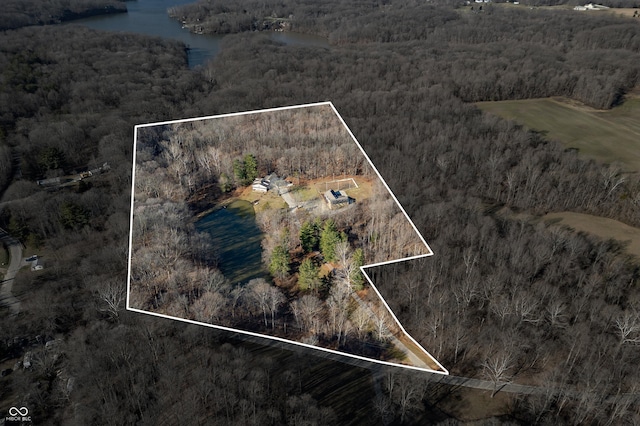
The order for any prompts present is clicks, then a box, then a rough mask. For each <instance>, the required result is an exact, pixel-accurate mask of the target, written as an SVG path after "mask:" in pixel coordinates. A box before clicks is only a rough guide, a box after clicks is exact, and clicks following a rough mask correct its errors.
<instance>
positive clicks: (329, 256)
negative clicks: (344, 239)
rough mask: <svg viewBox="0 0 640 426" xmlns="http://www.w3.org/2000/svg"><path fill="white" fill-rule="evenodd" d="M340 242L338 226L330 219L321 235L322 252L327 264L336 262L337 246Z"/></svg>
mask: <svg viewBox="0 0 640 426" xmlns="http://www.w3.org/2000/svg"><path fill="white" fill-rule="evenodd" d="M338 241H340V234H338V230H337V229H336V224H335V222H334V221H333V220H331V219H328V220H327V221H325V223H324V228H323V229H322V233H321V234H320V251H321V252H322V256H323V257H324V260H326V261H327V262H333V261H335V260H336V244H337V243H338Z"/></svg>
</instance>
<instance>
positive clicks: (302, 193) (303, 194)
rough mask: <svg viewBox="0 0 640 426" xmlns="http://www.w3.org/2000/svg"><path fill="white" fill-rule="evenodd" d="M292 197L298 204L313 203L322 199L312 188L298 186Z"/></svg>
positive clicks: (292, 192)
mask: <svg viewBox="0 0 640 426" xmlns="http://www.w3.org/2000/svg"><path fill="white" fill-rule="evenodd" d="M291 195H292V196H293V197H294V199H295V200H296V201H298V202H305V201H311V200H313V199H316V198H319V197H320V194H318V191H316V190H315V188H313V187H312V186H296V187H295V188H294V189H293V191H291Z"/></svg>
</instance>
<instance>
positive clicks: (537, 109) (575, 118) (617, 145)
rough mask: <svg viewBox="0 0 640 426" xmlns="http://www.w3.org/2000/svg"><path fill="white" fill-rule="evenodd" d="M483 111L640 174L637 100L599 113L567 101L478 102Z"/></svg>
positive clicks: (639, 119) (639, 115) (633, 98)
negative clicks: (543, 133)
mask: <svg viewBox="0 0 640 426" xmlns="http://www.w3.org/2000/svg"><path fill="white" fill-rule="evenodd" d="M476 105H478V107H479V108H480V109H482V110H483V111H486V112H489V113H491V114H495V115H498V116H500V117H503V118H506V119H509V120H514V121H516V122H518V123H521V124H523V125H525V126H526V127H528V128H530V129H534V130H537V131H540V132H545V133H546V135H547V137H548V138H550V139H553V140H557V141H559V142H561V143H562V144H564V145H565V146H566V147H567V148H577V149H578V150H579V152H580V153H581V154H583V155H585V156H586V157H588V158H593V159H595V160H598V161H602V162H605V163H614V162H618V163H619V164H620V166H621V168H622V169H623V170H624V171H628V172H638V171H640V97H638V96H634V97H631V98H630V99H628V100H627V101H626V102H625V103H624V104H623V105H621V106H619V107H616V108H614V109H612V110H609V111H600V110H596V109H593V108H589V107H587V106H585V105H583V104H580V103H578V102H575V101H570V100H568V99H560V98H553V99H550V98H546V99H527V100H519V101H500V102H479V103H477V104H476Z"/></svg>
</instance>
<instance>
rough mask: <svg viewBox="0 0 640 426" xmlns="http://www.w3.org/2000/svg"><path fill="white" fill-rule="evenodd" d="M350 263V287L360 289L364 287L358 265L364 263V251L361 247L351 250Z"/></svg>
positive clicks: (362, 276)
mask: <svg viewBox="0 0 640 426" xmlns="http://www.w3.org/2000/svg"><path fill="white" fill-rule="evenodd" d="M351 265H352V267H353V270H352V271H351V275H350V277H349V279H350V280H351V287H353V289H354V290H355V291H359V290H362V289H363V288H364V275H362V271H360V267H361V266H362V265H364V251H363V250H362V249H361V248H357V249H355V250H354V251H353V255H352V256H351Z"/></svg>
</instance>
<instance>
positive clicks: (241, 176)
mask: <svg viewBox="0 0 640 426" xmlns="http://www.w3.org/2000/svg"><path fill="white" fill-rule="evenodd" d="M233 175H234V176H235V178H236V181H237V182H238V183H240V185H244V184H245V181H246V180H247V173H246V171H245V169H244V162H242V161H240V160H238V159H235V160H233Z"/></svg>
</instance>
